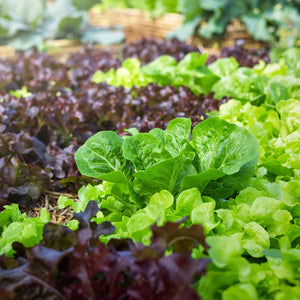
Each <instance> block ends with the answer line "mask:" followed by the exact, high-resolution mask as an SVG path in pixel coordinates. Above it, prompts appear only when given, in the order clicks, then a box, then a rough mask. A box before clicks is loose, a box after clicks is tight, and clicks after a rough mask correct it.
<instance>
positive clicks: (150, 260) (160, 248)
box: [0, 201, 209, 300]
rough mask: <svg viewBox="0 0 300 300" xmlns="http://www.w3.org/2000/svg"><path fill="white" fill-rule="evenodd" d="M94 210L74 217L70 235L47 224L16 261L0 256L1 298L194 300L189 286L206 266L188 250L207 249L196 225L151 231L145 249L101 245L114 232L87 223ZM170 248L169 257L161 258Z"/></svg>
mask: <svg viewBox="0 0 300 300" xmlns="http://www.w3.org/2000/svg"><path fill="white" fill-rule="evenodd" d="M97 210H98V207H97V203H96V202H93V201H92V202H90V203H89V205H88V207H87V210H86V211H85V212H83V213H80V214H77V215H76V217H77V218H78V220H79V222H80V226H79V230H77V231H75V232H73V231H71V230H69V229H68V228H67V227H64V226H62V225H55V224H51V223H48V224H46V225H45V226H44V232H43V240H42V241H41V242H40V244H38V245H36V246H35V247H33V248H27V249H25V248H24V247H23V245H22V244H20V243H14V244H13V247H14V249H15V251H16V255H15V258H8V257H6V256H4V255H2V256H1V257H0V286H1V290H0V291H1V295H2V296H3V295H4V297H5V299H26V300H29V299H82V300H84V299H107V300H108V299H111V300H114V299H139V300H142V299H178V300H179V299H191V300H192V299H199V296H198V295H197V293H196V291H195V290H194V289H192V288H191V285H192V284H193V283H194V281H195V278H196V276H200V275H204V274H205V268H206V265H207V264H208V263H209V259H206V258H201V259H197V260H194V259H192V258H191V249H192V248H193V247H195V246H197V245H202V246H203V247H204V249H206V250H207V248H208V246H207V244H206V243H205V240H204V238H205V237H204V234H203V228H202V227H201V226H200V225H194V226H193V227H191V228H185V227H183V228H181V226H180V225H181V223H182V222H178V223H167V224H166V225H165V226H163V227H157V226H153V227H152V231H153V237H152V242H151V244H150V246H143V245H141V244H137V245H134V243H133V242H132V241H131V240H130V239H124V240H111V241H110V242H109V244H108V245H105V244H103V243H101V242H99V236H101V235H103V234H110V233H112V232H113V231H114V227H113V226H112V225H111V224H110V223H109V222H104V223H102V224H96V223H94V222H89V219H90V218H91V217H92V216H93V215H94V214H95V213H96V212H97ZM184 245H188V247H185V246H184ZM169 247H172V248H173V250H174V251H173V253H172V254H170V255H168V256H164V254H165V251H166V249H167V248H169Z"/></svg>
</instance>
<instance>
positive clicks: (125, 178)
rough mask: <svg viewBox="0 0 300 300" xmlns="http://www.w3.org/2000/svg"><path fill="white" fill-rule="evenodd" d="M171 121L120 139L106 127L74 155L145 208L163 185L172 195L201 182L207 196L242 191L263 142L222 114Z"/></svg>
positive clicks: (127, 201) (127, 200)
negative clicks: (220, 116)
mask: <svg viewBox="0 0 300 300" xmlns="http://www.w3.org/2000/svg"><path fill="white" fill-rule="evenodd" d="M190 135H191V121H190V119H185V118H178V119H174V120H173V121H171V122H170V123H169V124H168V126H167V129H166V130H165V131H163V130H161V129H153V130H151V131H150V132H149V133H137V134H134V135H133V136H131V137H126V138H121V137H119V136H118V135H117V134H116V133H115V132H112V131H101V132H99V133H97V134H96V135H94V136H93V137H91V138H90V139H89V140H88V141H87V142H86V143H85V144H84V145H83V146H81V147H80V148H79V149H78V151H77V152H76V155H75V160H76V162H77V166H78V169H79V171H80V172H81V173H82V174H83V175H86V176H90V177H93V178H97V179H100V180H105V181H107V182H111V183H113V184H114V186H113V188H112V193H114V195H116V196H117V197H118V198H119V199H120V201H121V202H123V203H124V205H125V206H126V205H132V204H136V205H137V206H138V207H144V206H145V204H146V203H147V202H148V201H149V196H151V195H153V194H154V193H156V192H160V191H161V190H167V191H169V192H170V193H172V194H173V195H177V194H178V193H179V192H181V191H183V190H186V189H189V188H193V187H197V188H198V189H199V190H200V192H202V193H203V195H210V196H212V197H214V198H215V199H220V198H227V197H229V196H230V195H232V194H233V193H234V192H235V191H238V190H241V189H242V188H243V187H244V186H245V184H246V183H247V182H248V180H249V179H250V177H251V176H252V174H253V172H254V166H255V165H256V163H257V158H258V142H257V140H256V139H255V138H254V136H253V135H252V134H250V132H248V131H247V130H245V129H244V128H242V127H238V126H236V125H234V124H229V123H227V122H225V121H223V120H221V119H218V118H210V119H207V120H205V121H203V122H201V123H200V124H198V125H196V126H195V128H194V129H193V132H192V136H193V137H192V141H191V142H190Z"/></svg>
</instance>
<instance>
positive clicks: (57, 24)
mask: <svg viewBox="0 0 300 300" xmlns="http://www.w3.org/2000/svg"><path fill="white" fill-rule="evenodd" d="M49 2H50V4H49ZM47 3H48V5H47ZM92 7H95V8H96V9H99V10H101V11H103V10H106V9H111V8H135V9H139V10H143V11H147V12H149V16H150V17H159V16H161V15H163V14H164V13H180V14H182V15H183V16H184V21H183V24H182V25H181V26H180V27H179V28H177V29H176V30H174V31H173V32H171V33H169V34H168V37H169V38H172V37H176V38H178V39H179V40H181V41H184V40H186V39H187V38H188V37H190V36H195V35H197V36H200V37H202V38H205V39H211V38H215V37H220V36H223V35H224V34H225V33H226V29H227V26H228V25H229V24H230V22H231V21H232V20H233V19H238V20H240V21H242V22H243V23H244V24H245V26H246V30H247V31H248V32H249V33H250V34H251V35H252V36H253V37H254V39H256V40H259V41H264V42H268V43H270V44H271V45H272V46H273V47H274V46H276V47H281V48H286V47H292V46H294V45H299V41H300V13H299V12H300V0H293V1H291V0H275V1H274V0H210V1H204V0H102V1H100V0H84V1H81V0H54V1H46V0H30V1H29V0H9V1H7V0H0V44H2V45H10V46H12V47H13V48H15V49H18V50H25V49H28V48H31V47H33V46H38V45H41V44H42V43H43V42H44V41H45V40H47V39H75V40H80V41H82V42H95V43H99V44H102V45H103V44H104V45H108V44H113V43H119V42H121V41H122V40H123V39H124V34H123V32H122V29H121V28H120V27H117V28H115V27H111V28H99V27H98V28H95V27H92V26H91V25H90V24H89V22H88V11H89V10H90V9H91V8H92ZM120 25H122V24H120ZM137 26H138V24H137Z"/></svg>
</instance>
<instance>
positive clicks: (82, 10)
mask: <svg viewBox="0 0 300 300" xmlns="http://www.w3.org/2000/svg"><path fill="white" fill-rule="evenodd" d="M97 3H99V1H98V0H89V1H78V0H56V1H55V2H54V3H53V4H49V5H46V1H45V0H34V1H31V2H30V6H29V5H28V1H26V0H22V1H15V0H12V1H6V0H0V8H1V9H0V32H1V37H2V38H1V43H2V44H8V45H10V46H12V47H13V48H15V49H17V50H26V49H29V48H31V47H34V46H40V45H42V44H43V42H44V41H45V40H46V39H60V38H63V39H78V40H82V41H83V42H95V43H99V44H105V45H108V44H112V43H119V42H121V41H122V40H123V39H124V34H123V32H122V31H120V30H119V29H117V30H114V31H112V30H110V29H104V28H96V27H95V28H93V27H91V26H90V25H89V24H88V22H87V20H88V10H89V9H90V8H91V7H92V6H94V5H95V4H97Z"/></svg>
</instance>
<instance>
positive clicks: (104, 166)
mask: <svg viewBox="0 0 300 300" xmlns="http://www.w3.org/2000/svg"><path fill="white" fill-rule="evenodd" d="M299 62H300V49H299V48H290V49H288V50H285V51H284V52H282V53H281V54H279V55H277V56H276V55H273V56H272V59H270V55H269V50H268V49H267V48H265V49H262V50H246V49H244V48H242V47H240V46H236V47H232V48H225V49H222V51H221V52H220V54H219V55H209V54H207V53H200V52H199V50H198V49H197V48H195V47H193V46H189V45H187V44H185V43H183V42H179V41H178V40H172V41H156V40H154V39H150V40H142V41H139V42H137V43H135V44H130V45H126V44H124V45H123V46H122V49H121V50H120V51H119V53H116V54H113V53H111V52H107V51H100V50H96V49H94V48H93V47H91V46H86V47H85V48H84V49H83V50H82V51H81V52H79V53H76V54H74V55H72V56H71V57H70V58H69V59H68V61H67V62H66V63H61V62H58V61H56V60H55V59H54V58H52V57H49V56H47V55H46V54H41V53H38V52H36V51H35V50H31V51H28V52H25V53H23V54H18V57H17V58H16V59H12V60H0V132H1V136H0V211H1V212H0V254H1V256H0V295H1V297H3V299H79V298H81V299H204V300H213V299H222V300H231V299H245V300H247V299H249V300H253V299H276V300H285V299H293V300H297V299H299V295H300V272H299V271H300V63H299ZM41 67H42V68H41ZM49 195H50V196H51V195H60V197H59V198H58V197H57V198H58V199H57V198H55V197H54V198H53V197H52V198H51V197H50V196H49ZM49 197H50V198H49ZM49 199H50V200H49ZM49 201H50V202H51V203H50V204H51V205H52V206H53V207H55V211H53V209H52V210H49V205H50V204H49ZM52 206H51V207H52ZM33 210H35V211H36V212H38V214H36V213H35V215H32V211H33ZM66 212H68V214H69V217H68V218H65V217H63V215H64V214H66ZM55 213H57V214H61V218H58V219H56V220H57V224H54V223H53V222H52V223H51V222H49V221H50V220H52V221H53V218H52V217H53V215H54V214H55ZM58 223H60V224H58ZM62 223H63V224H62ZM1 297H0V298H1Z"/></svg>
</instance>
